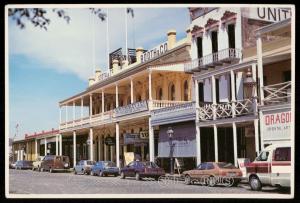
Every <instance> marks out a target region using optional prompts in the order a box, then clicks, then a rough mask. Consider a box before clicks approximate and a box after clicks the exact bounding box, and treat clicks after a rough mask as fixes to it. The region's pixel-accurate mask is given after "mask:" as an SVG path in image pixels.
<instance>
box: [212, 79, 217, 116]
mask: <svg viewBox="0 0 300 203" xmlns="http://www.w3.org/2000/svg"><path fill="white" fill-rule="evenodd" d="M211 89H212V101H213V119H214V120H216V118H217V115H216V105H217V98H216V79H215V76H214V75H212V76H211Z"/></svg>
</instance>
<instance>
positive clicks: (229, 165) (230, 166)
mask: <svg viewBox="0 0 300 203" xmlns="http://www.w3.org/2000/svg"><path fill="white" fill-rule="evenodd" d="M218 166H219V168H229V169H234V168H236V167H235V166H234V165H232V164H231V163H218Z"/></svg>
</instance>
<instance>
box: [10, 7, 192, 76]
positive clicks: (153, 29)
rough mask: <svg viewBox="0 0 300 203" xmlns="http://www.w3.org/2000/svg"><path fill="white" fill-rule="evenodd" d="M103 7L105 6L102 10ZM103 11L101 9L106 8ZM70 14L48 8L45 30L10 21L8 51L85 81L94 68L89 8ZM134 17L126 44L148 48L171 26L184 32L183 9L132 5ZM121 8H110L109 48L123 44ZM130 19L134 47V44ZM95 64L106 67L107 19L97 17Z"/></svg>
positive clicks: (185, 22) (185, 11) (71, 11)
mask: <svg viewBox="0 0 300 203" xmlns="http://www.w3.org/2000/svg"><path fill="white" fill-rule="evenodd" d="M105 10H106V9H105ZM105 10H104V11H105ZM66 11H67V13H68V14H69V15H70V17H71V22H70V24H67V23H66V22H65V21H64V20H63V19H61V18H58V17H57V14H56V13H53V12H52V11H51V10H49V11H48V13H47V15H48V16H49V18H50V19H51V23H50V26H49V28H48V31H44V30H41V29H39V28H35V27H33V26H32V25H31V24H30V23H29V22H28V23H27V24H26V28H25V29H23V30H21V29H19V28H18V27H16V25H15V22H14V21H11V20H10V21H9V51H10V57H11V56H12V55H13V54H21V55H24V56H26V57H29V58H30V59H32V60H38V61H40V62H42V63H44V64H45V65H47V67H49V66H50V67H51V68H53V69H55V70H56V71H58V72H69V73H74V74H75V75H76V76H78V77H79V78H80V79H82V80H85V81H86V80H87V78H88V77H89V76H91V75H92V71H93V67H92V66H93V64H92V63H93V60H92V59H93V58H92V57H93V49H92V42H93V39H92V36H93V33H92V30H93V29H92V21H91V20H92V18H91V12H90V11H89V10H88V9H66ZM134 12H135V17H134V20H133V19H131V17H130V16H129V15H128V47H130V48H136V47H138V46H142V47H144V48H145V49H149V48H151V47H153V46H155V45H156V44H155V43H157V42H158V41H161V42H163V41H165V40H166V32H167V30H169V29H171V28H175V29H177V32H185V28H186V27H187V26H188V23H189V21H188V11H187V9H186V8H182V9H179V8H134ZM124 17H125V13H124V8H120V9H118V8H115V9H110V10H109V37H110V44H109V46H110V51H113V50H115V49H117V48H119V47H125V18H124ZM133 21H134V28H135V32H134V34H135V46H136V47H132V46H133V40H132V39H133V32H132V31H133ZM95 25H96V27H95V36H96V37H95V50H96V51H95V54H96V57H95V58H96V59H95V60H96V65H97V66H98V67H101V68H102V69H103V70H104V69H106V61H107V57H106V56H107V54H106V22H101V20H99V19H96V23H95Z"/></svg>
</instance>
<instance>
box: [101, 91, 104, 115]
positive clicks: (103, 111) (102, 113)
mask: <svg viewBox="0 0 300 203" xmlns="http://www.w3.org/2000/svg"><path fill="white" fill-rule="evenodd" d="M101 95H102V116H103V115H104V91H103V90H102V94H101Z"/></svg>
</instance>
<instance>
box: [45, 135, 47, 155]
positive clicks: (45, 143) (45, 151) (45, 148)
mask: <svg viewBox="0 0 300 203" xmlns="http://www.w3.org/2000/svg"><path fill="white" fill-rule="evenodd" d="M46 155H47V138H45V156H46Z"/></svg>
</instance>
